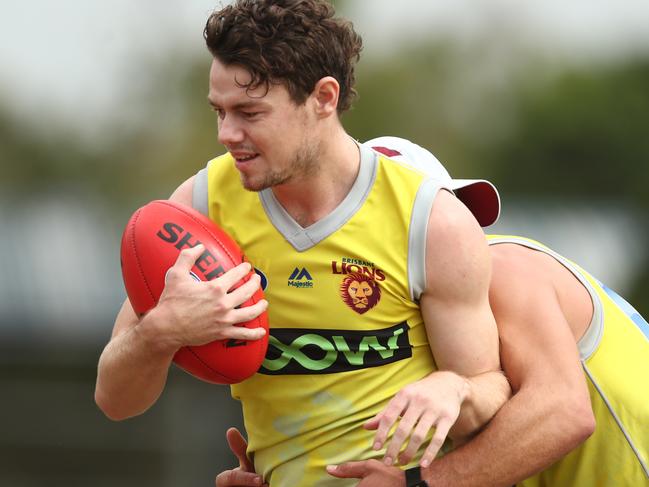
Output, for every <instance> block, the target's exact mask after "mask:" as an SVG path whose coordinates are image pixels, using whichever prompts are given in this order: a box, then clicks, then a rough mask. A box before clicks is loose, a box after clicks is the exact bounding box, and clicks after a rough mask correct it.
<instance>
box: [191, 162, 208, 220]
mask: <svg viewBox="0 0 649 487" xmlns="http://www.w3.org/2000/svg"><path fill="white" fill-rule="evenodd" d="M208 200H209V198H208V195H207V167H204V168H203V169H201V170H200V171H198V172H197V173H196V177H195V178H194V188H193V190H192V206H193V207H194V209H195V210H198V211H200V212H201V213H202V214H203V215H205V216H209V204H208Z"/></svg>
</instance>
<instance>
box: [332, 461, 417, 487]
mask: <svg viewBox="0 0 649 487" xmlns="http://www.w3.org/2000/svg"><path fill="white" fill-rule="evenodd" d="M327 473H329V475H333V476H334V477H338V478H340V479H361V481H360V482H359V483H358V484H357V487H403V486H404V485H405V484H406V476H405V474H404V473H403V470H401V469H400V468H397V467H389V466H387V465H385V464H384V463H382V462H379V461H378V460H365V461H362V462H347V463H343V464H340V465H328V466H327Z"/></svg>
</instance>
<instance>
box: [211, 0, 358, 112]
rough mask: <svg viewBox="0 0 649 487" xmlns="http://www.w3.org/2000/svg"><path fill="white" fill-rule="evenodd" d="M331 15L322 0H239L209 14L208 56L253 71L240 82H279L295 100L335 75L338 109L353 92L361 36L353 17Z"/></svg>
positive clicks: (298, 101)
mask: <svg viewBox="0 0 649 487" xmlns="http://www.w3.org/2000/svg"><path fill="white" fill-rule="evenodd" d="M334 15H335V11H334V8H333V6H332V5H331V4H330V3H329V2H327V1H325V0H237V1H236V2H234V4H233V5H229V6H227V7H225V8H223V9H221V10H219V11H216V12H214V13H212V15H210V17H209V19H208V20H207V24H206V25H205V30H204V32H203V37H204V38H205V42H206V44H207V48H208V49H209V51H210V52H211V53H212V56H214V57H215V58H217V59H218V60H219V61H220V62H222V63H223V64H225V65H238V66H241V67H243V68H245V69H246V70H247V71H248V72H249V73H250V74H251V76H252V80H251V81H250V83H248V84H246V85H243V86H244V87H246V88H247V89H255V88H257V87H259V86H263V85H265V86H266V89H268V88H269V87H270V84H271V83H272V84H283V85H284V86H286V88H287V90H288V92H289V94H290V96H291V99H292V100H293V101H294V102H295V103H296V104H298V105H301V104H303V103H304V102H305V101H306V99H307V98H308V97H309V95H310V94H311V93H312V92H313V89H314V88H315V85H316V83H317V82H318V81H319V80H320V79H322V78H323V77H325V76H332V77H334V78H335V79H336V80H337V81H338V83H339V84H340V95H339V99H338V106H337V111H338V113H339V114H342V113H343V112H344V111H346V110H348V109H349V108H350V106H351V104H352V101H353V99H354V97H355V96H356V91H355V90H354V83H355V78H354V66H355V64H356V62H357V61H358V59H359V58H360V51H361V49H362V46H363V41H362V39H361V37H360V36H359V35H358V34H357V33H356V32H355V31H354V28H353V25H352V23H351V22H349V21H347V20H344V19H341V18H336V17H334Z"/></svg>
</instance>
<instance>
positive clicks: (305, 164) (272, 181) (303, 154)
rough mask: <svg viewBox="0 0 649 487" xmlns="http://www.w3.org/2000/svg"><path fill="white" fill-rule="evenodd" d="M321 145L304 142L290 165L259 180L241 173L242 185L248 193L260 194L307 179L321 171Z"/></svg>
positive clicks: (270, 172)
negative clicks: (269, 189) (265, 190)
mask: <svg viewBox="0 0 649 487" xmlns="http://www.w3.org/2000/svg"><path fill="white" fill-rule="evenodd" d="M319 150H320V149H319V145H318V144H313V143H309V142H307V141H303V142H302V144H301V145H300V147H299V149H298V150H297V152H296V153H295V156H294V157H293V160H292V161H291V163H290V164H288V165H287V166H286V167H284V168H283V169H281V170H277V169H276V170H270V171H268V172H267V173H265V174H261V175H260V176H259V179H258V180H255V179H254V178H249V177H246V176H245V175H244V174H243V173H241V184H242V185H243V187H244V189H246V190H248V191H254V192H259V191H263V190H264V189H267V188H272V187H273V186H281V185H284V184H288V183H292V182H295V181H299V180H300V179H306V178H308V177H309V176H312V175H314V174H317V173H318V171H319V170H320V162H319V159H318V154H319Z"/></svg>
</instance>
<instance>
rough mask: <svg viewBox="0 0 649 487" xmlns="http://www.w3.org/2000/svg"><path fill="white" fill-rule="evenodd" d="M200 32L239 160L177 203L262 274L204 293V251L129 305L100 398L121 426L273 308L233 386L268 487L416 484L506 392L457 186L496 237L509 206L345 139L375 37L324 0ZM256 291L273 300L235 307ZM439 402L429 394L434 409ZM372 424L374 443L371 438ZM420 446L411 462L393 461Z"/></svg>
mask: <svg viewBox="0 0 649 487" xmlns="http://www.w3.org/2000/svg"><path fill="white" fill-rule="evenodd" d="M204 35H205V40H206V43H207V46H208V49H209V50H210V52H211V54H212V55H213V60H212V65H211V69H210V75H209V95H208V101H209V103H210V105H211V106H212V108H213V110H214V111H215V112H216V114H217V116H218V125H219V130H218V137H219V141H220V142H221V143H222V144H223V145H224V146H225V147H226V148H227V150H228V152H227V153H226V154H224V155H223V156H220V157H217V158H215V159H214V160H212V161H210V162H209V163H208V164H207V167H206V168H205V169H204V170H202V171H200V172H199V173H198V174H197V175H196V176H194V177H191V178H190V179H188V180H187V181H185V182H184V183H183V184H181V185H180V186H179V187H178V189H177V190H176V191H175V192H174V193H173V195H172V196H171V199H172V200H175V201H178V202H180V203H185V204H188V205H193V206H194V207H196V208H199V209H201V210H203V211H204V212H205V213H207V214H208V215H209V217H210V218H212V219H213V220H214V221H215V222H217V223H218V224H219V225H220V226H221V227H223V228H224V229H225V230H226V231H227V232H228V233H230V234H231V235H232V236H233V238H234V239H235V240H236V241H237V242H238V244H239V245H240V246H241V248H242V249H243V251H244V252H245V254H246V255H247V257H248V258H249V259H250V262H253V263H254V265H255V267H256V270H257V271H258V274H259V276H260V277H259V278H258V279H251V280H250V281H248V283H246V284H244V285H242V286H241V287H239V288H237V289H236V290H234V291H232V292H230V289H231V287H232V286H233V284H234V283H236V282H238V281H239V280H240V279H241V278H242V277H243V276H244V275H245V274H247V272H248V271H249V266H248V264H241V265H240V266H238V267H236V268H234V269H232V270H231V271H229V272H227V273H225V274H224V275H223V276H222V277H219V278H217V279H215V280H214V281H210V282H207V283H205V282H195V281H194V280H193V279H191V277H190V276H189V273H188V270H189V269H190V268H191V266H192V264H193V263H194V262H195V260H196V259H197V258H198V256H199V255H200V254H201V251H202V250H201V249H200V248H197V247H194V248H188V249H185V250H183V252H182V253H181V255H180V257H179V259H178V262H177V263H176V265H175V266H174V267H172V269H171V271H170V276H171V278H170V279H169V280H168V282H167V284H166V287H165V289H164V292H163V294H162V296H161V298H160V300H159V303H158V305H157V306H156V307H155V308H153V310H152V311H151V312H150V313H148V314H147V315H146V316H144V317H143V318H142V319H141V320H140V319H138V318H137V317H136V315H135V313H134V312H133V309H132V307H131V305H130V303H129V302H128V300H127V301H126V302H125V303H124V305H123V307H122V309H121V311H120V312H119V314H118V316H117V318H116V322H115V325H114V329H113V335H112V337H111V340H110V342H109V343H108V345H107V346H106V347H105V349H104V351H103V352H102V355H101V358H100V361H99V366H98V376H97V385H96V390H95V400H96V402H97V404H98V405H99V407H100V408H101V409H102V410H103V411H104V413H105V414H106V415H107V416H109V417H110V418H113V419H116V420H120V419H124V418H128V417H131V416H134V415H138V414H141V413H143V412H144V411H146V410H147V409H148V408H149V407H151V406H152V405H153V404H154V403H155V402H156V401H157V399H158V397H159V396H160V394H161V393H162V390H163V389H164V385H165V380H166V377H167V373H168V369H169V366H170V364H171V362H172V357H173V355H174V353H175V352H176V350H178V348H180V347H181V346H184V345H188V344H196V345H197V344H202V343H207V342H210V341H213V340H216V339H224V338H235V339H244V340H254V339H258V338H260V337H261V336H263V333H264V331H263V330H261V329H253V330H250V329H246V328H241V327H237V326H235V325H236V323H239V322H242V321H247V320H250V319H251V318H253V317H254V316H257V315H258V314H259V313H261V312H263V311H264V309H266V306H267V305H268V316H269V321H270V328H271V330H270V336H269V349H268V353H267V356H266V359H265V361H264V363H263V365H262V367H261V369H260V370H259V373H257V374H255V375H254V376H253V377H251V378H250V379H248V380H246V381H244V382H242V383H240V384H236V385H234V386H232V395H233V397H234V398H236V399H237V400H239V401H240V402H241V404H242V408H243V416H244V423H245V426H246V431H247V434H248V438H249V440H250V443H249V446H248V452H249V454H250V456H251V458H253V461H254V467H255V469H256V471H257V472H258V473H259V475H260V476H261V477H263V479H264V481H266V482H268V483H269V484H271V485H273V487H325V486H341V487H344V486H349V485H353V484H355V483H356V481H355V480H354V479H349V480H346V479H335V478H333V477H331V476H329V475H328V474H327V472H326V466H327V465H328V464H331V463H339V462H342V461H344V460H345V459H347V458H350V457H351V458H359V459H371V458H386V461H387V462H388V463H395V464H396V463H397V462H398V461H399V460H401V461H402V463H405V464H408V465H404V466H408V467H410V468H411V469H412V470H409V471H408V479H409V485H421V482H420V480H419V479H418V478H417V476H418V474H419V469H418V467H417V463H418V462H421V463H422V464H423V465H426V464H428V463H429V462H430V461H431V460H432V459H433V458H434V457H435V455H436V453H437V451H438V450H439V448H440V447H441V445H442V443H443V441H444V438H445V437H446V435H447V433H448V432H449V430H450V428H451V427H453V429H451V430H450V435H451V437H456V438H459V437H463V436H466V435H468V434H470V433H472V432H474V431H475V430H476V429H477V428H479V427H481V426H482V425H483V424H484V423H485V422H487V421H488V420H489V419H490V418H491V417H492V416H493V414H495V412H496V411H497V409H498V408H499V407H500V406H501V405H502V404H503V403H504V402H505V400H506V399H507V398H508V397H509V392H510V390H509V385H508V383H507V380H506V379H505V378H504V376H503V374H502V372H501V371H500V363H499V352H498V335H497V329H496V324H495V320H494V318H493V314H492V313H491V310H490V307H489V299H488V288H489V280H490V277H491V260H490V257H489V250H488V246H487V244H486V242H485V238H484V234H483V232H482V230H481V228H480V225H479V224H478V222H477V221H476V218H475V217H474V215H473V214H472V213H471V211H469V210H468V209H467V207H466V206H464V205H463V204H462V203H461V202H460V201H459V200H458V199H457V198H456V197H455V196H454V195H453V193H452V191H451V190H453V189H458V188H459V187H467V188H471V187H484V188H485V191H484V192H482V193H481V194H480V198H479V199H478V200H476V201H467V205H468V206H469V208H471V209H472V210H473V211H475V212H476V216H478V217H479V218H480V219H481V220H483V221H482V223H483V224H490V223H492V222H493V221H494V220H495V218H497V216H498V211H499V200H498V196H497V193H496V191H495V189H494V188H493V186H491V185H489V184H486V183H484V182H471V181H466V182H461V183H458V184H457V188H456V185H455V184H454V183H453V182H452V181H451V182H450V183H449V184H441V183H440V181H437V180H435V179H434V178H431V177H429V176H428V175H427V174H426V173H425V172H423V171H421V170H419V169H417V168H414V167H412V166H410V165H408V164H402V163H400V162H397V161H395V160H392V159H390V158H389V157H387V156H385V155H384V154H380V153H378V152H375V151H373V150H372V149H371V148H368V147H366V146H362V145H360V144H358V143H357V142H356V141H355V140H354V139H352V138H351V137H350V136H349V135H348V134H347V133H346V132H345V130H344V128H343V126H342V124H341V121H340V115H341V114H342V113H343V112H344V111H345V110H347V109H348V108H349V106H350V104H351V102H352V99H353V95H354V90H353V84H354V66H355V63H356V61H357V59H358V57H359V53H360V50H361V39H360V38H359V36H358V35H357V34H356V33H355V32H354V30H353V28H352V26H351V23H349V22H348V21H345V20H343V19H340V18H336V17H335V16H334V11H333V7H332V6H331V5H330V4H329V3H328V2H326V1H324V0H274V1H272V0H238V1H236V2H234V3H233V4H232V5H229V6H227V7H225V8H223V9H221V10H220V11H218V12H215V13H214V14H212V15H211V16H210V18H209V20H208V21H207V25H206V27H205V31H204ZM458 191H459V189H458ZM484 208H488V210H489V211H487V212H486V213H479V210H480V209H484ZM262 282H263V283H264V287H265V294H266V298H267V302H266V301H261V302H259V303H258V304H256V305H254V306H251V307H244V308H239V304H241V303H243V302H245V301H246V300H247V299H248V298H249V297H250V296H251V294H252V293H253V292H254V291H255V290H256V289H257V288H258V287H259V286H260V283H262ZM438 370H439V371H438ZM429 390H431V391H435V398H434V399H433V400H432V401H430V402H429V403H427V404H426V405H425V406H426V407H422V404H421V403H420V402H419V401H417V397H420V396H421V395H422V391H429ZM400 391H401V392H400ZM395 395H396V396H395ZM393 398H394V400H393ZM386 407H387V408H388V410H389V411H390V414H385V413H384V414H382V415H381V416H380V417H378V418H375V417H376V415H377V414H379V413H380V412H381V411H383V410H384V409H385V408H386ZM399 415H402V416H403V417H402V420H401V421H400V422H399V424H398V426H397V428H396V430H395V432H394V434H393V435H392V436H391V438H390V437H388V435H387V430H389V426H390V425H391V424H392V423H393V422H394V421H395V420H396V418H397V416H399ZM372 418H375V419H374V420H373V419H372ZM369 420H373V421H375V422H377V423H378V424H379V428H380V432H381V433H380V434H379V436H378V437H377V438H376V440H375V441H373V437H374V432H373V431H370V430H366V429H364V428H363V427H362V425H363V424H364V423H365V422H367V421H369ZM456 420H457V421H456ZM433 427H435V434H434V436H433V437H432V439H431V436H430V435H428V434H427V433H428V431H429V430H431V429H432V428H433ZM411 433H412V436H411ZM410 436H411V441H410V444H409V445H410V446H409V449H410V450H408V452H407V455H408V456H409V457H411V461H410V462H404V461H403V460H404V459H403V457H401V458H399V449H398V447H399V446H400V445H401V444H402V443H403V442H404V440H405V439H406V438H408V437H410ZM399 472H400V475H401V476H402V477H403V478H405V477H406V476H405V475H404V473H403V472H402V471H399Z"/></svg>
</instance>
